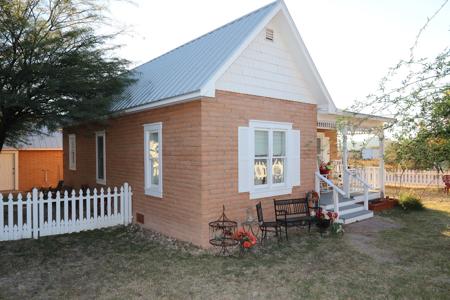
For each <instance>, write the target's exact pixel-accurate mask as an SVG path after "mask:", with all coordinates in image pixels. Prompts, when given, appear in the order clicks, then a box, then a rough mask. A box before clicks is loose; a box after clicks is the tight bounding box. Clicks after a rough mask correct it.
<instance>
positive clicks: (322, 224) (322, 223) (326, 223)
mask: <svg viewBox="0 0 450 300" xmlns="http://www.w3.org/2000/svg"><path fill="white" fill-rule="evenodd" d="M330 225H331V221H330V220H325V219H321V220H317V222H316V226H317V227H318V228H319V231H320V232H321V233H323V232H325V231H326V230H327V229H328V227H330Z"/></svg>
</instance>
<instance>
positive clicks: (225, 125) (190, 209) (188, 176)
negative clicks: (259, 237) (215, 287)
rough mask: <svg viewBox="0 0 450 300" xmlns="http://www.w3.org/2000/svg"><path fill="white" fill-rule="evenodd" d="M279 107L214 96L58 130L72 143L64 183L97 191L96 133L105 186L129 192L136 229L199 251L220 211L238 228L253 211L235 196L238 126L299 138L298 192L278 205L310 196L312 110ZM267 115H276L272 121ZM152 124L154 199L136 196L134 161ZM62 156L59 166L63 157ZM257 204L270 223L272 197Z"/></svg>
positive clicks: (267, 101)
mask: <svg viewBox="0 0 450 300" xmlns="http://www.w3.org/2000/svg"><path fill="white" fill-rule="evenodd" d="M280 101H282V100H279V99H273V98H264V97H259V96H251V95H244V94H238V93H233V92H225V91H218V92H217V94H216V97H215V98H213V99H210V98H208V99H199V100H195V101H192V102H188V103H182V104H177V105H173V106H169V107H164V108H159V109H155V110H151V111H144V112H139V113H135V114H130V115H126V116H121V117H117V118H112V119H110V120H108V121H107V123H106V124H102V125H86V126H80V127H72V128H66V129H65V130H64V141H63V145H64V149H67V148H68V138H67V137H68V135H69V134H76V135H77V167H76V170H75V171H71V170H69V168H68V164H67V163H66V164H65V167H64V176H65V182H66V184H68V185H70V186H73V187H80V186H81V185H89V186H92V187H94V186H97V187H101V185H97V184H96V178H95V132H96V131H103V130H104V131H105V133H106V134H105V136H106V143H105V145H106V153H107V155H106V174H107V176H106V186H119V185H121V184H122V183H123V182H128V183H129V184H130V185H131V186H132V187H133V189H134V192H133V213H134V215H136V213H141V214H143V215H144V217H145V218H144V224H142V226H143V227H145V228H149V229H153V230H156V231H158V232H161V233H163V234H165V235H168V236H172V237H175V238H177V239H181V240H185V241H189V242H192V243H194V244H198V245H201V246H207V242H208V226H207V225H208V222H209V221H212V220H214V219H215V218H217V217H218V215H219V214H220V212H221V209H222V205H225V207H226V210H227V214H228V216H229V217H230V218H232V219H235V220H237V221H240V222H242V221H245V217H246V211H247V209H251V210H253V209H254V205H255V203H256V202H255V200H250V199H249V198H248V193H247V194H246V193H238V174H237V173H238V170H237V165H238V162H237V160H238V157H237V155H238V152H237V134H238V126H240V125H245V124H247V123H248V121H249V120H251V119H268V118H270V119H271V120H274V121H279V122H292V123H293V127H294V128H297V129H300V130H301V132H302V145H301V151H302V153H303V155H302V160H301V166H300V169H301V181H302V185H301V186H299V187H295V188H294V191H293V193H292V194H290V195H283V197H285V198H291V197H304V195H305V193H306V192H307V191H310V190H312V189H313V188H314V182H313V180H314V171H315V155H316V154H315V148H314V141H315V136H316V127H315V124H316V116H317V114H316V106H315V105H311V104H305V103H296V102H292V101H282V105H280ZM239 103H241V104H242V103H245V105H238V104H239ZM261 107H264V109H261ZM230 112H233V113H232V114H231V113H230ZM274 114H276V115H278V117H277V118H275V119H274V118H273V115H274ZM224 116H227V117H224ZM155 122H162V123H163V124H164V125H163V133H162V134H163V139H164V150H163V153H162V155H163V157H164V165H163V174H164V192H163V198H162V199H161V198H156V197H152V196H147V195H145V194H144V190H143V187H144V178H143V174H144V156H143V155H136V153H139V154H141V153H142V149H143V148H144V139H143V134H144V132H143V130H142V127H143V125H144V124H146V123H155ZM221 141H225V144H223V143H222V142H221ZM64 155H65V156H64V161H67V160H68V157H67V156H68V152H67V151H66V152H65V154H64ZM283 197H277V198H280V199H281V198H283ZM260 200H261V201H262V203H263V207H264V209H265V210H266V212H267V215H268V216H270V214H271V212H272V209H273V208H272V200H273V197H270V198H263V199H260ZM252 212H253V211H252ZM253 214H254V212H253Z"/></svg>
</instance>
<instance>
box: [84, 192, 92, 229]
mask: <svg viewBox="0 0 450 300" xmlns="http://www.w3.org/2000/svg"><path fill="white" fill-rule="evenodd" d="M90 223H91V191H90V190H89V189H87V190H86V226H84V228H90V227H91V225H90Z"/></svg>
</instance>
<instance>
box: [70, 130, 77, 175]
mask: <svg viewBox="0 0 450 300" xmlns="http://www.w3.org/2000/svg"><path fill="white" fill-rule="evenodd" d="M76 169H77V139H76V135H75V134H69V170H72V171H75V170H76Z"/></svg>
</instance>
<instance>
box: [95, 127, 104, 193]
mask: <svg viewBox="0 0 450 300" xmlns="http://www.w3.org/2000/svg"><path fill="white" fill-rule="evenodd" d="M105 146H106V139H105V132H104V131H98V132H96V133H95V173H96V181H97V183H98V184H106V147H105Z"/></svg>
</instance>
